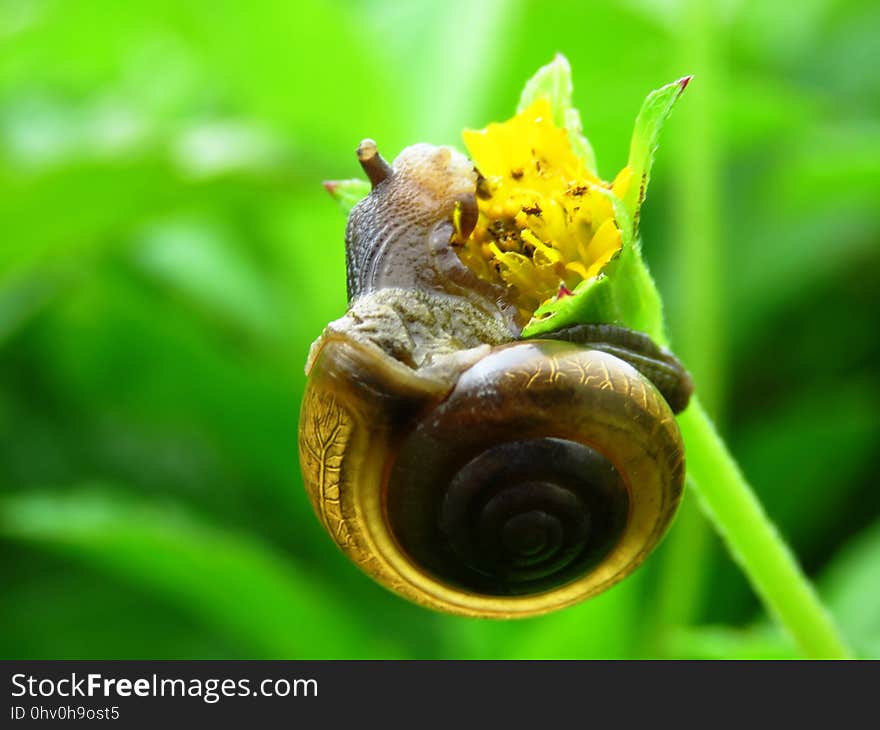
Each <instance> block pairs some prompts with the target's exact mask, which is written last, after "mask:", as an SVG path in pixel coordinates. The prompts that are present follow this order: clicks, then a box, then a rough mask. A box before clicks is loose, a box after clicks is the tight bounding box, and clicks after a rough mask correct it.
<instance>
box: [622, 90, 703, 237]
mask: <svg viewBox="0 0 880 730" xmlns="http://www.w3.org/2000/svg"><path fill="white" fill-rule="evenodd" d="M691 78H692V77H691V76H685V77H684V78H681V79H679V80H678V81H673V82H672V83H671V84H666V86H663V87H661V88H659V89H657V90H655V91H652V92H651V93H650V94H648V97H647V98H646V99H645V102H644V104H642V108H641V110H640V111H639V114H638V116H637V117H636V125H635V129H633V135H632V141H631V142H630V147H629V161H628V162H627V166H628V167H629V169H630V170H632V174H633V177H632V181H631V182H630V186H629V189H628V190H627V192H626V195H625V196H624V198H623V202H624V204H625V205H626V207H627V209H628V210H629V212H630V214H631V215H632V218H633V231H634V232H637V231H638V226H639V208H641V206H642V203H643V202H644V201H645V193H646V191H647V189H648V182H649V180H650V176H651V165H652V164H653V162H654V153H655V152H656V151H657V144H658V139H659V137H660V129H661V128H662V127H663V123H664V122H665V121H666V119H667V117H668V116H669V114H670V112H671V111H672V107H673V106H675V102H676V101H678V97H679V96H681V94H682V92H683V91H684V90H685V88H687V85H688V83H689V82H690V80H691Z"/></svg>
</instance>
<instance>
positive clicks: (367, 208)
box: [299, 142, 690, 618]
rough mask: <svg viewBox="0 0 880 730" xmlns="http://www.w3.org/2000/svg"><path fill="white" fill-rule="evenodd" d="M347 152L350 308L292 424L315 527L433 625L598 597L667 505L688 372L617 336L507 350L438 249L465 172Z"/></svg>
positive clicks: (507, 325)
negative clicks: (356, 165) (355, 182)
mask: <svg viewBox="0 0 880 730" xmlns="http://www.w3.org/2000/svg"><path fill="white" fill-rule="evenodd" d="M359 157H360V158H361V161H362V164H363V165H364V168H365V170H366V171H367V174H368V176H369V177H370V179H371V181H372V182H373V185H374V188H373V191H372V193H371V194H370V195H369V196H367V198H365V199H364V200H363V201H361V203H359V204H358V205H357V206H355V208H354V209H353V211H352V214H351V216H350V219H349V226H348V230H347V237H346V244H347V254H348V286H349V295H350V303H349V311H348V312H347V313H346V315H345V316H344V317H343V318H341V319H340V320H337V321H336V322H333V323H331V324H330V325H328V327H327V328H326V330H325V332H324V334H323V335H322V337H321V338H319V340H318V341H317V342H316V343H315V344H314V345H313V347H312V351H311V353H310V356H309V362H308V365H307V373H308V384H307V387H306V392H305V395H304V400H303V405H302V411H301V417H300V432H299V433H300V439H299V448H300V463H301V467H302V471H303V476H304V481H305V485H306V489H307V492H308V494H309V497H310V498H311V501H312V503H313V505H314V507H315V510H316V512H317V514H318V517H319V518H320V520H321V522H322V523H323V525H324V527H325V528H326V529H327V531H328V532H329V533H330V535H331V536H332V537H333V539H334V540H335V541H336V542H337V543H338V544H339V546H340V547H341V548H342V549H343V550H344V551H345V552H346V553H347V554H348V555H349V556H350V557H351V558H352V559H353V560H354V561H355V562H356V563H357V564H358V565H359V566H360V567H361V568H362V569H363V570H365V571H366V572H367V573H368V574H369V575H371V576H372V577H373V578H375V579H376V580H377V581H379V582H380V583H382V584H383V585H385V586H386V587H388V588H391V589H392V590H394V591H396V592H397V593H399V594H401V595H402V596H404V597H406V598H408V599H410V600H412V601H414V602H416V603H419V604H422V605H424V606H427V607H430V608H433V609H437V610H443V611H447V612H452V613H457V614H463V615H471V616H486V617H499V618H502V617H503V618H510V617H517V616H528V615H534V614H539V613H544V612H547V611H551V610H554V609H557V608H561V607H564V606H567V605H570V604H572V603H575V602H577V601H580V600H583V599H585V598H588V597H590V596H592V595H595V594H597V593H599V592H601V591H603V590H605V589H607V588H608V587H610V586H611V585H613V584H614V583H616V582H617V581H619V580H620V579H622V578H623V577H624V576H626V575H627V574H628V573H630V572H631V571H632V570H634V569H635V567H636V566H638V565H639V563H641V561H642V560H643V559H644V558H645V556H646V555H647V554H648V553H649V552H650V551H651V549H652V548H653V547H654V546H655V545H656V544H657V542H658V541H659V540H660V538H661V537H662V535H663V534H664V532H665V530H666V528H667V526H668V525H669V522H670V520H671V519H672V516H673V514H674V512H675V508H676V506H677V504H678V501H679V498H680V494H681V488H682V483H683V479H684V459H683V457H684V452H683V447H682V443H681V437H680V434H679V431H678V426H677V424H676V422H675V418H674V416H673V409H672V408H671V407H670V405H669V402H668V400H667V398H670V399H671V400H672V401H673V402H675V404H676V405H679V406H680V405H681V401H682V400H683V401H684V402H685V403H686V401H687V394H688V393H689V389H690V383H689V380H688V379H687V376H686V374H685V373H684V371H683V369H681V367H680V365H679V364H678V362H677V361H676V360H675V359H674V357H672V356H671V355H670V354H669V353H668V352H666V351H664V350H661V349H660V348H658V347H657V346H656V345H654V344H653V343H651V342H650V340H648V339H647V338H646V337H645V336H644V335H639V334H638V333H631V332H629V331H628V330H622V329H621V328H608V327H605V326H589V325H588V326H586V329H585V330H577V331H573V332H572V331H569V332H568V333H563V334H562V335H561V336H560V338H559V339H544V340H518V336H519V324H518V322H517V321H516V318H515V314H513V312H514V311H515V310H514V309H513V308H512V307H510V306H509V305H508V304H507V303H506V302H505V301H504V292H503V291H499V290H498V289H497V288H495V287H494V286H492V285H490V284H486V283H484V282H480V281H479V280H477V279H476V277H474V275H473V274H471V272H470V271H469V270H468V269H467V268H466V267H464V266H463V264H461V262H460V261H459V259H458V257H457V255H456V254H455V252H454V250H452V249H451V247H450V240H451V238H452V236H453V234H454V233H455V230H454V224H453V218H454V215H455V211H456V209H457V210H458V215H459V216H460V221H459V226H460V227H463V228H466V227H467V225H468V223H467V216H469V215H470V213H469V212H467V210H466V209H469V206H471V205H473V209H474V210H475V205H476V204H475V200H474V199H473V195H474V187H475V174H474V172H473V169H472V167H471V166H470V164H469V163H467V161H466V160H465V159H464V158H463V157H462V156H461V155H459V154H458V153H456V152H454V151H453V150H450V149H448V148H436V147H431V146H429V145H416V146H415V147H411V148H408V149H407V150H404V152H402V153H401V155H400V156H399V157H398V158H397V160H395V163H394V166H393V168H392V167H391V166H389V165H388V164H387V163H386V162H384V160H382V159H381V158H380V157H378V153H376V152H375V146H374V145H372V143H369V142H367V143H365V144H363V145H362V146H361V149H360V150H359ZM474 220H475V218H474ZM461 221H464V223H462V222H461ZM470 225H471V227H472V225H473V223H470ZM465 235H466V233H465ZM401 262H404V263H401ZM575 329H576V328H575ZM566 339H568V340H572V341H566ZM584 339H587V340H589V341H590V346H585V345H584V344H583V342H582V341H583V340H584ZM627 360H629V361H630V362H632V363H633V364H630V362H627ZM634 365H635V366H634ZM637 368H638V369H637ZM640 371H641V372H640ZM643 373H644V374H643ZM646 375H647V377H646ZM651 378H653V379H654V380H657V381H658V382H659V383H660V384H661V386H662V387H663V388H664V392H665V393H666V394H667V397H664V394H662V393H661V391H660V390H658V388H657V386H655V384H654V383H653V382H652V379H651Z"/></svg>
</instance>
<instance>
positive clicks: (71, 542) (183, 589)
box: [0, 487, 400, 658]
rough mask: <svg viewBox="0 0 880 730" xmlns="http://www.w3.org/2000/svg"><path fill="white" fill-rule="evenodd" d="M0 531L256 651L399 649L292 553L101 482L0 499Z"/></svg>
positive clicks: (335, 654)
mask: <svg viewBox="0 0 880 730" xmlns="http://www.w3.org/2000/svg"><path fill="white" fill-rule="evenodd" d="M0 536H2V537H4V538H6V539H11V540H17V541H22V542H25V543H28V544H33V545H38V546H41V547H45V548H49V549H52V550H54V551H58V552H60V553H62V554H64V555H65V556H68V557H74V558H77V559H79V560H80V561H82V562H83V563H85V564H86V565H89V566H93V567H96V568H98V569H101V570H103V571H104V572H107V573H109V574H111V575H113V576H115V577H116V578H118V579H121V580H122V581H123V582H126V583H133V584H135V585H136V586H138V587H139V588H146V589H148V590H149V592H150V593H151V594H152V595H161V596H163V597H164V598H166V599H167V600H169V601H171V602H173V603H175V604H176V605H178V606H180V607H181V608H183V609H185V610H186V611H187V612H189V613H190V615H192V616H193V617H195V618H197V619H198V620H200V621H202V622H204V623H205V624H206V625H208V626H211V627H213V628H214V629H215V630H219V631H220V632H221V633H222V634H224V635H226V636H229V637H230V638H232V639H234V640H236V641H240V642H242V643H244V644H245V645H247V646H250V647H252V650H253V651H254V652H255V653H256V654H259V656H260V657H262V658H306V657H313V658H352V657H371V656H372V657H387V656H397V655H399V653H400V651H399V648H398V647H397V646H396V644H390V643H389V644H386V643H385V642H383V641H381V640H376V639H375V638H373V639H370V638H368V637H370V636H371V634H373V632H372V629H371V628H370V626H369V625H366V624H362V622H361V621H359V620H358V619H357V617H356V614H355V613H354V612H352V611H349V610H347V609H345V608H344V607H342V606H341V605H340V604H339V603H338V602H337V601H335V600H334V597H333V596H332V595H329V594H328V593H327V591H326V589H325V588H324V587H323V586H322V585H321V584H320V579H319V578H318V579H316V578H315V577H314V576H312V575H310V573H309V571H308V570H304V569H302V568H301V566H299V565H297V562H296V561H295V560H293V559H291V558H290V557H286V556H284V555H281V554H279V553H278V552H276V551H275V550H273V549H272V548H270V547H269V546H268V545H266V544H263V543H262V542H260V541H259V540H257V539H255V538H253V537H246V536H244V535H242V534H236V533H235V532H230V531H228V530H219V529H216V528H213V527H210V526H208V525H204V524H198V523H196V522H195V521H193V519H192V518H190V517H188V516H187V515H185V514H184V513H182V512H181V511H180V510H179V509H170V508H158V507H156V506H148V505H145V504H141V503H136V502H125V501H122V500H120V499H118V498H112V497H111V496H110V495H109V494H108V493H107V491H106V488H98V489H96V488H95V487H91V488H88V489H84V490H81V491H78V492H76V493H74V494H70V495H59V494H53V493H46V492H42V493H34V492H31V493H29V494H23V495H15V496H10V497H4V498H3V499H0Z"/></svg>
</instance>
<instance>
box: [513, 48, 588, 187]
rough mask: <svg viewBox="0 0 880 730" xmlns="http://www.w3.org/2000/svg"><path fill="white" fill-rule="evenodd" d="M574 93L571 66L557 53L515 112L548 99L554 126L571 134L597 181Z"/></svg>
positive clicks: (526, 90) (577, 151) (537, 75)
mask: <svg viewBox="0 0 880 730" xmlns="http://www.w3.org/2000/svg"><path fill="white" fill-rule="evenodd" d="M572 90H573V87H572V83H571V66H570V65H569V63H568V59H567V58H566V57H565V56H563V55H562V54H561V53H557V54H556V57H555V58H554V59H553V60H552V61H551V62H550V63H548V64H547V65H546V66H542V67H541V68H539V69H538V71H537V72H536V73H535V75H534V76H532V78H530V79H529V80H528V81H526V85H525V87H523V91H522V94H521V95H520V98H519V105H518V106H517V108H516V111H517V114H519V113H520V112H521V111H523V110H524V109H527V108H528V107H530V106H531V105H532V104H533V103H534V102H535V101H536V100H537V99H540V98H541V97H547V98H548V99H549V100H550V106H551V107H552V109H553V123H554V124H555V125H556V126H557V127H561V128H563V129H565V131H566V132H568V141H569V143H570V144H571V147H572V149H573V150H574V151H575V154H577V155H578V157H580V158H581V160H582V161H583V162H584V165H585V166H586V168H587V169H588V170H589V171H590V172H592V173H593V174H594V175H596V176H597V177H598V173H597V172H596V155H595V153H594V152H593V147H592V146H591V145H590V142H589V140H587V138H586V137H584V133H583V126H582V125H581V115H580V113H579V112H578V110H577V109H575V108H574V107H573V106H572V104H571V95H572Z"/></svg>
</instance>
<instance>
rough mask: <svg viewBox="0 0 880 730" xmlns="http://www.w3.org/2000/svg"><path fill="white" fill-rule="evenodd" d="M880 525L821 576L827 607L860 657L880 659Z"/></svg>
mask: <svg viewBox="0 0 880 730" xmlns="http://www.w3.org/2000/svg"><path fill="white" fill-rule="evenodd" d="M878 576H880V522H875V523H874V524H873V525H872V526H871V527H869V528H868V529H867V530H865V531H864V532H862V533H861V534H860V535H859V536H858V537H856V539H855V540H853V541H852V542H851V543H850V544H849V545H847V546H846V547H845V548H844V549H843V550H842V551H841V553H840V555H838V556H837V557H836V558H835V559H834V562H833V563H832V565H831V567H830V568H829V569H828V571H827V572H826V573H825V574H824V575H823V576H822V579H821V581H820V587H821V589H822V595H823V596H824V597H825V599H826V600H827V601H828V606H829V608H830V609H831V612H832V613H833V614H834V616H835V618H836V619H837V620H838V621H839V622H840V626H841V628H842V629H843V631H844V632H845V634H846V638H847V639H848V640H849V641H850V642H851V643H852V645H853V646H854V647H855V649H856V652H857V654H858V655H860V656H864V657H870V658H876V657H880V601H878Z"/></svg>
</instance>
